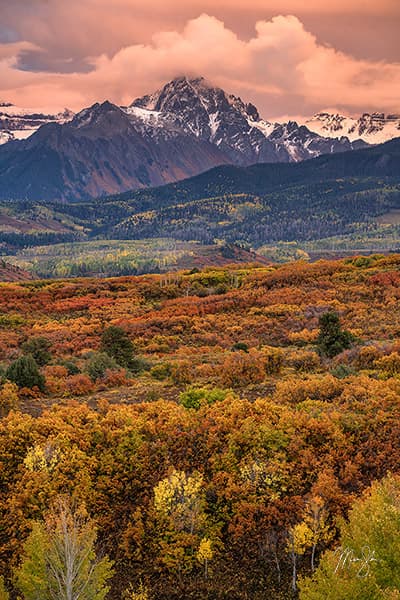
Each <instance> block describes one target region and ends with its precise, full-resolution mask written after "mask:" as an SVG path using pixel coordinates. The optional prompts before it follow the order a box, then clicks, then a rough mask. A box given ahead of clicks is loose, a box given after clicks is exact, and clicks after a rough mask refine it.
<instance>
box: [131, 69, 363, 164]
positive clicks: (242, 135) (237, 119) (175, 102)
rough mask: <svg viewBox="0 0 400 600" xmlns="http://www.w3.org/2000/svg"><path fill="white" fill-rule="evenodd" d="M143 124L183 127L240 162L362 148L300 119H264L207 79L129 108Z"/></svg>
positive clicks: (149, 129)
mask: <svg viewBox="0 0 400 600" xmlns="http://www.w3.org/2000/svg"><path fill="white" fill-rule="evenodd" d="M123 110H125V111H126V112H127V114H129V115H130V116H131V117H133V118H135V119H137V122H138V123H142V124H143V129H144V131H145V132H146V134H147V135H150V136H154V137H156V138H159V137H160V134H161V135H163V134H164V132H170V131H171V130H172V131H174V130H177V129H178V130H181V131H184V132H185V133H186V134H187V135H191V136H195V137H196V138H198V139H201V140H205V141H208V142H210V143H212V144H214V145H215V146H217V147H218V149H219V150H220V151H221V152H223V153H224V154H225V155H226V156H227V157H228V159H229V160H230V161H231V162H233V163H234V164H239V165H249V164H252V163H256V162H293V161H299V160H304V159H306V158H313V157H315V156H319V155H320V154H324V153H330V152H337V151H343V150H351V149H353V148H355V147H360V143H359V142H356V143H355V144H352V143H351V142H349V140H347V139H340V140H339V139H338V140H335V141H334V142H327V141H326V140H325V139H324V138H323V137H321V136H320V135H318V134H316V133H314V132H311V131H310V130H309V129H307V128H306V127H305V126H299V125H298V124H297V123H295V122H289V123H286V124H280V123H271V122H269V121H265V120H263V119H262V118H261V117H260V115H259V112H258V110H257V108H256V107H255V106H254V105H253V104H250V103H245V102H243V100H242V99H241V98H238V97H236V96H233V95H231V94H227V93H226V92H224V91H223V90H222V89H220V88H217V87H213V86H211V85H210V84H209V83H208V82H207V81H206V80H205V79H203V78H201V77H200V78H196V79H189V78H187V77H178V78H177V79H174V80H173V81H171V82H169V83H167V84H166V85H165V86H164V87H163V88H162V89H161V90H158V91H157V92H155V93H153V94H151V95H148V96H144V97H142V98H138V99H137V100H135V101H134V102H133V103H132V104H131V106H130V107H128V108H125V109H123Z"/></svg>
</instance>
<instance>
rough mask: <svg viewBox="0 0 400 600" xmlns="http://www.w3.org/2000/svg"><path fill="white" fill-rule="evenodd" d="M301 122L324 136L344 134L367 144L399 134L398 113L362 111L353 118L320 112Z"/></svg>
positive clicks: (377, 142)
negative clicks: (358, 115) (360, 114)
mask: <svg viewBox="0 0 400 600" xmlns="http://www.w3.org/2000/svg"><path fill="white" fill-rule="evenodd" d="M303 124H304V125H305V126H306V127H307V128H308V129H310V130H311V131H314V132H315V133H318V134H319V135H322V136H324V137H340V136H345V137H347V138H348V139H349V140H350V141H355V140H359V139H361V140H363V141H364V142H367V143H368V144H381V143H384V142H387V141H389V140H391V139H393V138H395V137H399V136H400V114H386V115H385V114H384V113H372V114H369V113H364V114H363V115H362V116H361V117H359V118H356V119H355V118H352V117H346V116H344V115H341V114H338V113H329V112H321V113H318V114H316V115H314V116H313V117H312V118H311V119H305V120H304V121H303Z"/></svg>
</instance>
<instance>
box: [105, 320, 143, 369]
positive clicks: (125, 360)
mask: <svg viewBox="0 0 400 600" xmlns="http://www.w3.org/2000/svg"><path fill="white" fill-rule="evenodd" d="M100 351H101V352H105V353H106V354H108V355H109V356H111V357H112V358H114V360H116V361H117V363H118V364H119V365H120V366H121V367H125V368H126V369H132V368H133V369H134V368H135V364H136V360H135V356H134V346H133V344H132V342H131V340H130V339H129V337H128V334H127V333H126V332H125V331H124V330H123V329H122V327H117V326H116V325H111V326H110V327H107V329H105V330H104V332H103V335H102V336H101V345H100Z"/></svg>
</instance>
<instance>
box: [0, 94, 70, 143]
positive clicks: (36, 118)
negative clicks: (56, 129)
mask: <svg viewBox="0 0 400 600" xmlns="http://www.w3.org/2000/svg"><path fill="white" fill-rule="evenodd" d="M73 116H74V113H73V112H72V111H70V110H69V109H68V108H66V109H65V110H64V111H63V112H60V113H57V114H54V115H52V114H50V115H49V114H44V113H41V112H38V111H34V110H32V109H31V110H29V109H23V108H19V107H17V106H15V105H14V104H11V103H10V102H0V144H5V143H6V142H9V141H12V140H23V139H26V138H27V137H29V136H31V135H32V134H33V133H34V132H35V131H37V130H38V129H39V127H41V126H42V125H45V124H47V123H66V122H67V121H70V120H71V119H72V118H73Z"/></svg>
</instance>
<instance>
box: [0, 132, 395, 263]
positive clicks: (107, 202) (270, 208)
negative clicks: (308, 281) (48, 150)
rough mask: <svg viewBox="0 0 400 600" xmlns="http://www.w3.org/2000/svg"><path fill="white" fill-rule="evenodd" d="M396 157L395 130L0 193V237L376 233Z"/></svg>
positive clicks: (20, 244) (36, 242)
mask: <svg viewBox="0 0 400 600" xmlns="http://www.w3.org/2000/svg"><path fill="white" fill-rule="evenodd" d="M399 164H400V142H399V140H397V139H396V140H392V141H391V142H388V143H386V144H382V145H379V146H376V147H374V148H369V149H366V150H357V151H353V152H346V153H342V154H335V155H329V156H322V157H320V158H317V159H313V160H310V161H304V162H302V163H298V164H260V165H255V166H252V167H248V168H240V167H233V166H223V167H219V168H216V169H213V170H211V171H209V172H207V173H204V174H202V175H199V176H197V177H193V178H191V179H187V180H184V181H181V182H179V183H176V184H171V185H167V186H163V187H159V188H153V189H149V190H144V191H138V192H128V193H125V194H122V195H119V196H109V197H106V198H100V199H98V200H94V201H89V202H80V203H73V204H68V203H58V202H42V203H40V202H39V203H31V202H27V201H20V202H16V201H13V202H4V203H2V204H1V206H0V210H1V213H2V216H1V217H0V244H1V246H0V247H1V249H2V252H3V254H6V255H7V254H10V255H11V254H15V253H18V252H19V251H20V250H21V249H23V248H26V247H29V246H42V245H51V244H55V243H70V242H77V241H80V242H81V241H88V240H99V239H100V240H101V239H110V240H115V239H121V240H140V239H147V238H157V237H159V238H165V237H168V238H173V239H176V240H183V241H197V242H201V243H206V244H212V243H214V241H215V240H218V241H219V242H221V241H222V242H225V243H236V242H240V243H241V244H243V242H245V243H246V244H249V245H250V246H251V247H253V248H254V249H258V248H259V247H262V246H264V245H265V244H271V243H273V244H276V243H277V242H280V241H283V242H285V241H286V242H288V241H289V242H291V241H297V242H308V241H315V240H319V239H324V238H330V237H333V236H338V235H344V236H354V235H355V234H357V235H364V236H365V235H370V234H371V233H372V234H374V233H375V232H377V231H378V230H379V233H380V235H381V236H382V237H383V238H385V230H384V229H385V228H384V227H382V226H380V225H379V220H380V219H381V218H382V217H384V216H385V215H387V214H390V213H391V212H392V211H396V210H399V208H400V178H399V175H398V172H399ZM378 237H379V236H378ZM397 237H398V235H397ZM377 246H378V248H379V244H377ZM383 247H384V244H383ZM134 273H135V272H133V274H134Z"/></svg>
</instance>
